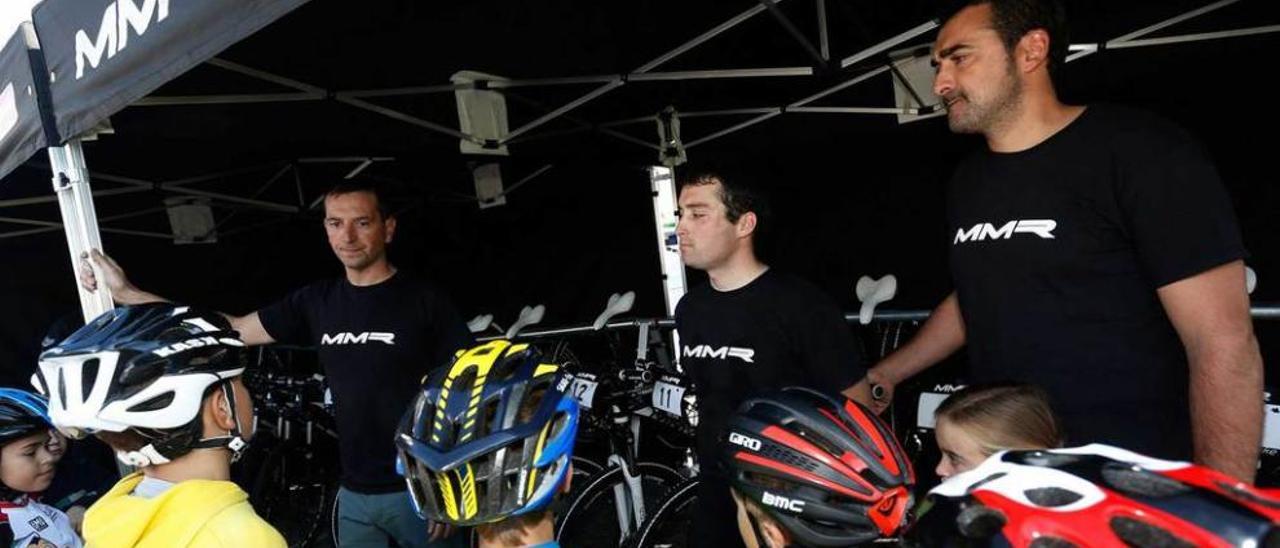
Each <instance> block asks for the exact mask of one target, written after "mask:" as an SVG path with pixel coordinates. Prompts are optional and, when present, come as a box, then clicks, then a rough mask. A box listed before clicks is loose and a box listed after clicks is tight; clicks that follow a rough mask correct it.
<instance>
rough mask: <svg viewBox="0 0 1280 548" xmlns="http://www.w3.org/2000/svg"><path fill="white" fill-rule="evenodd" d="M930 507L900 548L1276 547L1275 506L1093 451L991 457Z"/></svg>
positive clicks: (1230, 482) (1176, 468) (1279, 534)
mask: <svg viewBox="0 0 1280 548" xmlns="http://www.w3.org/2000/svg"><path fill="white" fill-rule="evenodd" d="M929 501H930V503H932V504H931V508H930V509H929V510H928V512H926V513H925V514H924V515H922V516H921V518H920V521H919V523H917V524H916V526H915V527H914V528H913V529H912V531H911V533H910V534H909V535H908V542H907V544H908V545H915V546H929V547H933V546H1012V547H1015V548H1017V547H1035V548H1069V547H1072V546H1080V547H1083V546H1091V547H1092V546H1097V547H1116V548H1121V547H1126V546H1139V547H1156V546H1159V547H1170V548H1172V547H1188V548H1189V547H1194V546H1209V547H1222V548H1225V547H1228V546H1256V547H1265V546H1280V498H1276V497H1275V496H1274V495H1272V494H1269V493H1268V492H1266V491H1264V490H1260V489H1256V488H1254V487H1252V486H1250V485H1247V484H1244V483H1241V482H1239V481H1238V480H1236V479H1234V478H1232V477H1230V476H1227V475H1225V474H1223V473H1221V472H1217V471H1215V470H1212V469H1209V468H1205V467H1203V466H1197V465H1194V464H1190V463H1186V462H1175V461H1166V460H1159V459H1153V458H1149V457H1144V456H1142V455H1138V454H1136V453H1133V452H1130V451H1126V450H1123V449H1117V448H1115V447H1110V446H1107V445H1101V444H1093V445H1086V446H1084V447H1074V448H1068V449H1053V450H1030V451H1025V450H1024V451H1005V452H1000V453H996V454H995V455H992V456H991V457H990V458H988V459H987V460H986V461H983V463H982V464H981V465H980V466H978V467H977V468H974V469H973V470H970V471H968V472H964V473H962V474H958V475H956V476H953V477H951V478H949V479H948V480H947V481H945V482H943V483H942V484H941V485H939V486H938V487H936V488H934V489H933V490H932V491H930V492H929ZM926 504H929V503H926Z"/></svg>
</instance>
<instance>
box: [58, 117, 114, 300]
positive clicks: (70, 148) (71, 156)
mask: <svg viewBox="0 0 1280 548" xmlns="http://www.w3.org/2000/svg"><path fill="white" fill-rule="evenodd" d="M49 163H50V164H51V165H52V166H53V191H54V193H55V194H57V196H58V206H59V207H60V208H61V209H62V226H63V229H64V230H66V233H67V250H68V251H70V253H71V267H72V270H73V271H78V270H79V267H80V255H81V254H82V253H84V252H86V251H88V250H90V249H102V238H101V236H100V235H99V234H98V213H97V212H96V211H94V209H93V193H92V191H91V190H90V188H89V169H88V167H87V166H86V165H85V161H84V149H83V148H81V146H80V140H79V139H72V140H71V141H68V142H67V144H65V145H63V146H60V147H50V148H49ZM99 275H100V273H99ZM76 291H77V292H79V294H80V310H81V312H83V313H84V321H85V322H89V321H91V320H93V319H94V318H96V317H98V315H99V314H102V313H103V312H106V311H108V310H111V309H112V308H113V304H112V300H111V291H110V290H109V289H107V288H106V287H105V286H104V285H99V286H98V290H97V291H92V292H90V291H88V290H86V289H84V288H83V287H81V286H80V284H79V283H77V284H76Z"/></svg>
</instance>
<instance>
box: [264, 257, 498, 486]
mask: <svg viewBox="0 0 1280 548" xmlns="http://www.w3.org/2000/svg"><path fill="white" fill-rule="evenodd" d="M258 318H259V319H261V320H262V326H263V327H265V328H266V330H267V333H268V334H270V335H271V337H272V338H274V339H275V340H277V341H280V342H283V343H289V344H298V345H314V346H316V348H317V350H318V352H319V357H320V365H321V367H322V368H323V369H324V373H325V376H326V377H328V380H329V387H330V389H331V390H332V391H333V403H334V411H335V413H336V415H337V423H338V434H339V452H340V453H341V459H342V485H343V486H344V487H346V488H347V489H350V490H352V491H356V492H359V493H389V492H394V491H400V490H403V489H404V488H405V487H404V486H405V484H404V480H403V479H402V478H401V477H400V476H399V475H397V474H396V471H395V456H396V453H395V445H394V438H395V429H396V425H397V424H398V423H399V421H400V417H401V416H402V415H403V414H404V410H405V408H406V407H407V406H408V405H409V403H410V402H411V401H412V400H413V398H414V396H415V395H416V394H417V390H418V386H419V384H420V383H421V381H422V377H423V375H425V374H426V373H427V371H430V370H431V369H434V368H436V367H440V366H442V365H446V364H447V363H448V362H449V360H451V359H452V358H453V354H454V352H455V351H456V350H458V349H460V348H465V347H467V346H470V345H471V344H472V343H473V342H474V340H473V338H472V337H471V333H470V332H469V331H468V330H467V328H466V325H464V324H463V322H462V320H461V318H460V317H459V316H458V313H457V311H456V310H455V309H454V308H453V305H452V304H451V303H450V302H449V299H448V298H447V297H446V296H445V295H444V294H443V293H441V292H440V290H439V289H437V288H436V287H434V286H432V285H431V284H429V283H427V282H426V281H424V280H422V279H420V278H416V277H414V276H412V275H410V274H408V273H405V272H397V273H396V274H394V275H392V276H391V278H389V279H387V280H386V281H384V282H381V283H378V284H376V285H372V286H364V287H360V286H355V285H352V284H351V283H350V282H348V281H347V280H346V278H336V279H332V280H323V281H319V282H316V283H313V284H311V285H308V286H306V287H304V288H302V289H299V290H297V291H294V292H293V293H291V294H289V295H288V296H287V297H285V298H284V299H282V300H280V301H279V302H276V303H275V304H272V305H270V306H268V307H266V308H263V309H262V310H259V311H258Z"/></svg>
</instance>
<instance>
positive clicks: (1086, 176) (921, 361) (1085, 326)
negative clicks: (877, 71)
mask: <svg viewBox="0 0 1280 548" xmlns="http://www.w3.org/2000/svg"><path fill="white" fill-rule="evenodd" d="M963 4H964V5H963V6H962V7H961V8H960V9H958V10H957V11H956V12H954V14H953V15H951V16H950V17H948V18H947V19H946V24H945V25H944V26H943V27H942V29H941V31H940V32H939V33H938V37H937V40H936V42H935V43H934V47H933V58H934V62H935V63H936V66H937V70H938V72H937V76H936V77H935V80H934V92H935V93H936V94H937V95H938V96H940V97H942V99H943V100H944V102H945V103H944V104H945V105H946V108H947V122H948V125H949V126H950V128H951V130H952V131H953V132H956V133H973V134H979V135H982V136H983V137H984V138H985V139H986V147H984V148H983V149H982V150H979V151H977V152H975V153H974V154H972V155H971V156H970V157H969V158H968V159H966V160H965V161H964V162H962V163H961V164H960V166H959V167H958V168H957V169H956V172H955V175H954V177H953V178H952V180H951V184H950V187H949V192H948V208H947V211H948V224H949V226H950V234H952V235H953V236H952V241H951V242H950V243H951V276H952V280H953V282H954V284H955V292H954V293H952V294H951V295H950V296H949V297H947V298H946V299H945V300H944V301H943V302H942V304H941V305H939V306H938V308H937V309H935V310H934V313H933V316H932V317H931V318H930V319H929V320H928V321H927V322H926V323H925V324H924V326H923V327H922V328H921V330H920V332H919V333H918V334H917V335H916V337H915V338H913V340H912V341H911V342H910V343H908V344H907V345H905V346H904V347H903V348H901V349H900V350H898V351H897V352H895V353H894V354H892V355H890V356H888V357H887V358H885V359H884V360H882V361H881V362H880V363H879V364H878V365H877V366H876V367H874V368H872V369H871V370H870V371H869V372H868V375H867V379H866V380H865V381H864V382H862V383H859V384H858V385H857V386H855V387H853V389H852V392H851V395H852V397H855V398H857V399H859V400H860V401H863V402H867V403H879V404H880V406H881V407H882V408H883V405H885V404H887V401H888V398H885V397H882V398H880V399H879V401H878V402H873V400H874V398H872V397H870V393H869V392H870V391H869V389H868V388H869V387H870V386H871V385H879V386H881V387H883V388H886V389H888V391H889V393H890V394H891V391H892V387H893V386H894V385H896V384H898V383H901V382H902V381H904V380H906V379H907V378H909V377H911V376H912V375H914V374H916V373H918V372H920V371H921V370H923V369H925V368H927V367H929V366H931V365H933V364H935V363H937V362H938V361H940V360H942V359H943V358H945V357H946V356H948V355H950V354H951V353H952V352H954V351H956V350H958V349H959V348H960V347H961V346H965V345H967V346H968V353H969V362H970V379H969V380H971V381H973V382H990V381H1000V380H1010V381H1017V382H1026V383H1034V384H1038V385H1040V386H1042V387H1044V388H1045V390H1046V391H1047V392H1048V393H1049V395H1050V397H1051V399H1052V401H1053V405H1054V408H1055V409H1056V410H1057V411H1058V412H1059V413H1060V414H1061V418H1062V419H1063V422H1064V426H1065V428H1066V437H1067V443H1069V444H1083V443H1088V442H1104V443H1110V444H1114V445H1119V446H1121V447H1125V448H1127V449H1132V450H1134V451H1138V452H1141V453H1146V454H1150V455H1154V456H1159V457H1165V458H1191V457H1193V456H1194V458H1195V460H1196V461H1198V462H1200V463H1203V464H1206V465H1208V466H1210V467H1213V468H1216V469H1218V470H1221V471H1223V472H1226V473H1228V474H1231V475H1233V476H1235V477H1238V478H1241V479H1243V480H1246V481H1251V480H1252V478H1253V476H1254V472H1255V468H1256V464H1257V458H1258V448H1259V444H1260V441H1261V434H1262V357H1261V354H1260V353H1259V350H1258V343H1257V340H1256V339H1255V338H1254V334H1253V325H1252V321H1251V319H1250V315H1249V299H1248V296H1247V294H1246V293H1245V271H1244V263H1243V258H1244V257H1245V255H1246V253H1245V249H1244V245H1243V243H1242V241H1241V237H1240V229H1239V227H1238V225H1237V222H1236V218H1235V214H1234V212H1233V211H1232V205H1231V201H1230V199H1229V198H1228V196H1227V193H1226V191H1225V189H1224V188H1223V185H1222V181H1221V180H1220V179H1219V177H1218V174H1217V172H1216V171H1215V169H1214V167H1213V165H1212V163H1211V161H1210V160H1209V157H1208V155H1207V154H1206V152H1205V150H1204V149H1203V148H1202V147H1201V146H1199V145H1198V144H1197V143H1196V142H1195V141H1194V140H1193V139H1192V138H1191V136H1190V135H1189V134H1188V133H1187V132H1186V131H1184V130H1182V129H1181V128H1179V127H1176V126H1175V125H1173V124H1171V123H1169V122H1168V121H1165V120H1162V119H1160V118H1158V117H1156V116H1153V115H1151V114H1148V113H1145V112H1140V111H1137V110H1133V109H1128V108H1122V107H1119V106H1114V105H1106V104H1095V105H1091V106H1089V107H1087V108H1086V107H1084V106H1073V105H1067V104H1064V103H1062V102H1061V101H1060V100H1059V99H1058V96H1057V93H1056V91H1055V89H1054V82H1055V77H1056V74H1057V72H1058V68H1059V67H1060V66H1061V64H1062V63H1063V62H1065V57H1066V52H1067V44H1068V42H1067V39H1066V34H1065V26H1066V20H1065V14H1064V12H1063V9H1062V6H1061V5H1060V4H1059V3H1058V2H1055V1H1052V0H971V1H968V2H964V3H963Z"/></svg>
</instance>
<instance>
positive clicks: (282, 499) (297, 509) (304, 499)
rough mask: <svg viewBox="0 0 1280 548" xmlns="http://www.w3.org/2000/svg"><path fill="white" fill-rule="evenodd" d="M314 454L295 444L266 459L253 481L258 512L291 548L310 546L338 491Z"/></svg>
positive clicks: (278, 448) (284, 445) (278, 450)
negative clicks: (293, 547) (331, 497)
mask: <svg viewBox="0 0 1280 548" xmlns="http://www.w3.org/2000/svg"><path fill="white" fill-rule="evenodd" d="M316 460H317V459H316V454H315V450H314V449H312V448H310V447H306V446H303V445H297V444H296V443H294V442H289V443H284V444H281V445H280V446H279V447H276V448H275V449H274V450H272V453H271V454H270V455H268V456H267V461H266V463H265V466H264V467H263V468H262V470H261V471H260V472H259V475H258V478H257V479H256V480H255V481H254V498H255V499H256V501H257V502H255V503H254V506H255V510H256V511H257V513H258V515H260V516H262V519H264V520H266V521H267V522H268V523H271V524H272V525H273V526H275V528H276V530H278V531H280V534H281V535H282V536H284V539H285V542H286V543H287V544H288V545H289V546H307V545H308V544H309V543H310V542H311V540H312V539H313V538H314V537H315V536H316V532H317V531H318V530H319V528H320V524H321V523H322V522H323V521H324V519H325V517H327V516H326V513H327V512H325V510H326V506H327V504H326V503H327V502H328V499H329V497H330V496H331V495H332V494H333V493H334V492H335V491H336V490H335V489H334V488H333V486H332V485H331V482H330V481H328V480H327V479H325V476H326V474H324V473H323V472H321V471H320V470H319V469H318V466H319V463H317V462H316Z"/></svg>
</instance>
